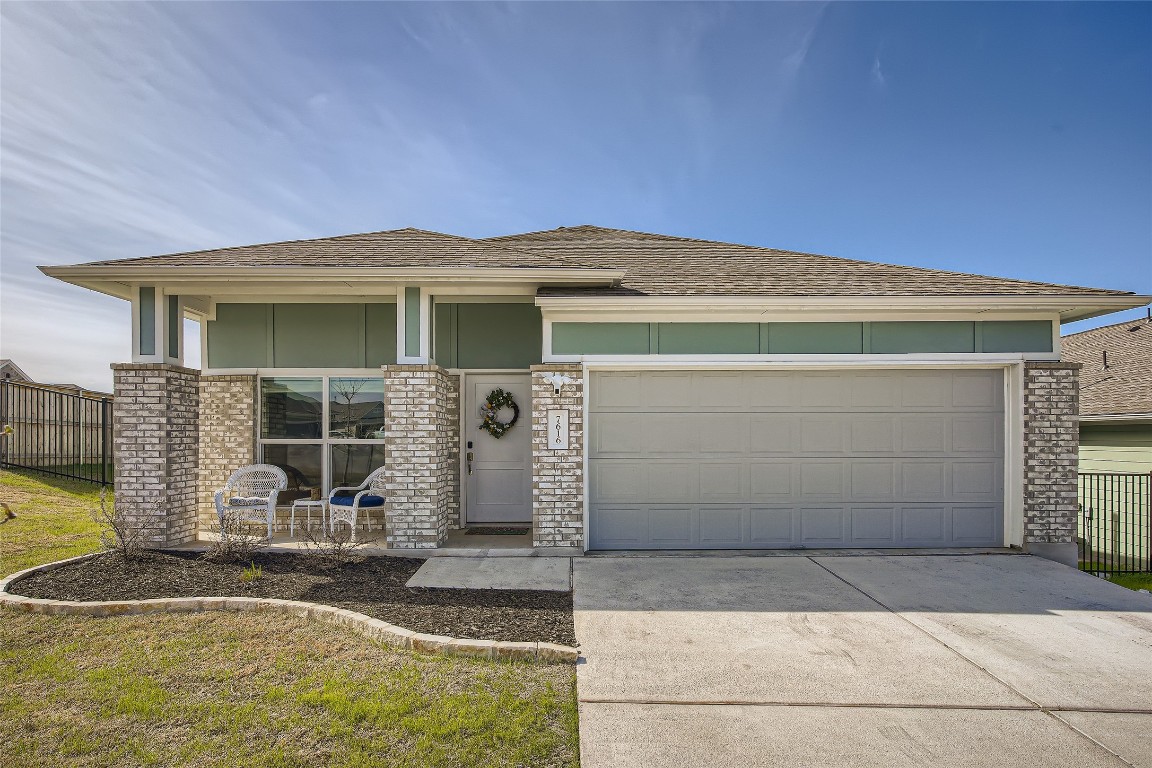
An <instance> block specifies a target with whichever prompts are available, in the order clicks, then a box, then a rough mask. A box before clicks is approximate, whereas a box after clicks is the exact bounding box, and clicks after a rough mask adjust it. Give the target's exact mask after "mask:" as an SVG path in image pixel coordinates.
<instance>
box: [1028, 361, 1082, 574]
mask: <svg viewBox="0 0 1152 768" xmlns="http://www.w3.org/2000/svg"><path fill="white" fill-rule="evenodd" d="M1080 367H1081V366H1080V364H1079V363H1055V362H1054V363H1046V362H1032V363H1026V364H1025V365H1024V548H1025V549H1028V550H1034V551H1037V552H1038V553H1041V552H1047V553H1048V554H1049V555H1052V556H1053V559H1057V560H1061V561H1062V562H1069V560H1070V561H1071V562H1070V564H1072V565H1075V563H1076V504H1077V499H1076V465H1077V452H1078V448H1079V441H1080V437H1079V428H1078V423H1077V419H1076V417H1077V414H1078V413H1079V397H1080V394H1079V386H1078V380H1077V376H1078V372H1079V370H1080Z"/></svg>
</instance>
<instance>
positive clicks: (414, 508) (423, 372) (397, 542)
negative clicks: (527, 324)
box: [384, 365, 459, 549]
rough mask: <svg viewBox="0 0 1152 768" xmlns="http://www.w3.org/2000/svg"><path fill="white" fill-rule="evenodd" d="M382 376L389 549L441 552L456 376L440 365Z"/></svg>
mask: <svg viewBox="0 0 1152 768" xmlns="http://www.w3.org/2000/svg"><path fill="white" fill-rule="evenodd" d="M384 375H385V385H384V409H385V413H386V418H387V422H386V426H385V430H386V435H387V437H386V438H385V441H384V444H385V448H384V466H385V467H387V470H388V471H387V476H386V477H387V485H386V488H387V500H388V501H387V504H386V506H385V514H386V515H387V523H388V530H387V542H388V546H389V547H393V548H397V549H428V548H433V547H438V546H440V545H441V544H443V543H444V541H445V540H446V539H447V537H448V515H449V510H450V508H451V505H452V494H453V488H452V485H453V484H452V473H453V467H452V460H451V456H452V449H451V445H450V444H451V443H452V437H451V436H452V432H451V431H448V430H446V429H445V428H444V426H445V421H446V420H447V419H448V418H449V415H448V414H449V412H450V409H451V405H450V401H451V400H452V395H451V393H452V391H453V389H454V387H453V384H452V380H451V379H452V377H450V376H449V375H448V373H447V371H445V370H444V369H443V368H441V367H440V366H438V365H388V366H384ZM455 389H456V391H459V387H458V386H457V387H455ZM457 503H458V502H457Z"/></svg>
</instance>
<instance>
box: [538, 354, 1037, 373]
mask: <svg viewBox="0 0 1152 768" xmlns="http://www.w3.org/2000/svg"><path fill="white" fill-rule="evenodd" d="M1026 360H1045V361H1053V360H1056V357H1055V356H1053V355H1051V354H1000V353H987V354H971V353H940V354H934V355H928V354H924V355H723V356H720V355H634V356H629V355H583V356H579V355H553V356H552V359H551V360H546V361H545V362H552V363H560V362H565V363H582V364H583V365H584V366H585V367H586V368H594V369H596V370H636V369H658V368H703V369H716V370H724V369H733V370H741V369H751V368H1003V367H1005V366H1009V365H1019V364H1021V363H1022V362H1024V361H1026Z"/></svg>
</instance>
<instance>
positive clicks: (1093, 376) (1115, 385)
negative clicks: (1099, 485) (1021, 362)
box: [1061, 316, 1152, 472]
mask: <svg viewBox="0 0 1152 768" xmlns="http://www.w3.org/2000/svg"><path fill="white" fill-rule="evenodd" d="M1061 345H1062V346H1063V348H1064V358H1065V359H1066V360H1070V361H1073V362H1077V363H1080V364H1081V365H1082V366H1084V367H1083V368H1082V369H1081V370H1080V471H1081V472H1152V316H1149V317H1148V318H1143V319H1139V320H1129V321H1127V322H1123V323H1116V324H1114V325H1107V326H1104V327H1102V328H1093V329H1092V330H1090V331H1083V332H1082V333H1076V334H1072V335H1070V336H1065V337H1064V338H1063V339H1061Z"/></svg>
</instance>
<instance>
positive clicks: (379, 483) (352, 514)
mask: <svg viewBox="0 0 1152 768" xmlns="http://www.w3.org/2000/svg"><path fill="white" fill-rule="evenodd" d="M384 482H385V479H384V467H380V468H379V469H374V470H372V474H370V475H368V477H367V478H365V480H364V482H362V483H360V485H357V486H355V487H352V486H348V487H343V488H333V489H332V492H331V493H330V494H328V530H329V531H331V532H332V533H335V532H336V523H347V524H348V525H349V526H350V527H351V528H352V538H353V539H355V538H356V516H357V513H358V512H359V511H360V510H361V509H363V510H364V529H365V530H368V531H370V530H372V524H371V523H372V520H371V517H370V516H369V513H368V510H369V509H375V508H380V509H383V508H384ZM349 491H356V495H355V496H353V497H352V499H351V501H350V502H349V501H337V500H336V499H337V497H339V498H341V499H344V500H346V499H348V496H340V494H341V493H347V492H349ZM380 527H381V528H383V527H384V525H383V523H381V526H380Z"/></svg>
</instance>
